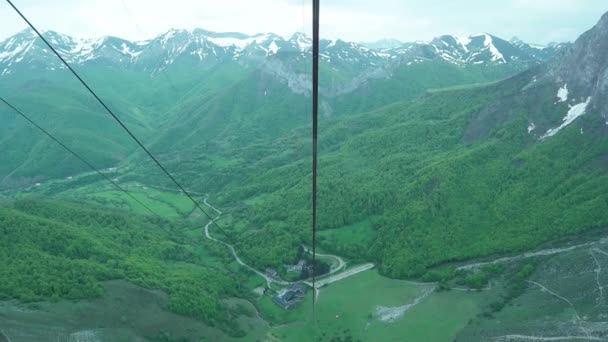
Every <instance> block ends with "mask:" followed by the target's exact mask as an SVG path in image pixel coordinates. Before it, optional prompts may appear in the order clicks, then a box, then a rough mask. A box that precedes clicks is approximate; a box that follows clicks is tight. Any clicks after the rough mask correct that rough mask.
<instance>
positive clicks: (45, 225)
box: [0, 200, 243, 334]
mask: <svg viewBox="0 0 608 342" xmlns="http://www.w3.org/2000/svg"><path fill="white" fill-rule="evenodd" d="M180 234H181V233H180V232H179V230H175V229H174V228H173V227H172V225H171V224H170V223H169V222H166V221H163V220H161V219H158V218H153V217H145V216H138V215H132V214H126V213H123V212H114V211H110V210H94V209H91V208H88V207H85V206H82V205H75V204H68V203H58V202H53V203H51V202H45V201H40V200H21V201H17V202H15V203H14V204H12V205H5V206H3V207H1V208H0V235H1V236H2V239H0V264H1V265H2V267H0V298H4V299H7V298H15V299H19V300H21V301H24V302H29V301H40V300H59V299H86V298H94V297H97V296H100V295H102V294H103V291H104V290H103V283H102V282H103V281H105V280H111V279H126V280H128V281H130V282H133V283H135V284H137V285H140V286H143V287H146V288H153V289H161V290H163V291H165V292H167V293H168V295H169V309H170V310H172V311H174V312H176V313H179V314H183V315H187V316H190V317H194V318H197V319H200V320H203V321H204V322H206V323H208V324H211V325H214V326H218V327H220V328H223V329H224V330H227V331H228V332H231V333H233V334H235V333H240V332H239V331H237V330H236V326H235V324H234V322H233V321H234V319H233V318H234V317H232V316H233V315H232V314H231V313H230V311H229V310H228V309H227V308H225V307H224V305H223V304H222V302H221V301H222V299H223V298H227V297H230V296H235V295H238V294H239V293H240V292H242V291H243V289H242V288H241V285H240V284H242V283H243V281H242V279H240V278H239V277H242V276H241V275H236V274H231V273H229V271H228V270H226V269H216V268H212V267H211V266H208V264H206V263H205V260H203V259H202V256H200V255H199V253H196V248H197V247H195V246H193V245H191V244H189V243H188V242H187V241H188V240H189V239H187V238H185V237H183V236H181V235H180Z"/></svg>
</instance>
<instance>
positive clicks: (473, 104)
mask: <svg viewBox="0 0 608 342" xmlns="http://www.w3.org/2000/svg"><path fill="white" fill-rule="evenodd" d="M529 79H530V75H529V74H523V75H521V76H519V77H516V78H513V79H510V80H508V81H506V82H502V83H500V84H496V85H493V86H489V87H485V88H477V89H471V90H456V91H448V92H440V93H433V94H428V95H426V96H423V97H422V98H420V99H418V100H415V101H410V102H404V103H398V104H394V105H391V106H388V107H385V108H382V109H379V110H376V111H374V112H370V113H365V114H361V115H356V116H350V117H347V118H337V119H334V120H324V121H323V122H322V124H321V131H320V146H321V147H320V161H319V167H320V169H319V228H321V229H335V228H340V227H343V226H347V225H351V224H355V223H358V222H362V221H365V220H368V219H370V218H371V224H372V228H373V230H374V231H375V234H374V236H375V238H374V241H373V243H371V244H366V245H350V246H339V245H331V244H327V245H326V246H325V247H326V248H329V249H334V250H336V251H339V252H340V253H346V254H348V255H350V256H352V257H356V258H363V259H368V260H369V259H373V260H376V261H378V262H379V263H380V267H381V270H382V271H383V272H384V273H385V274H388V275H390V276H394V277H405V276H414V275H419V274H421V273H423V272H424V271H425V269H426V268H427V267H430V266H433V265H438V264H441V263H444V262H447V261H455V260H464V259H470V258H475V257H480V256H487V255H492V254H502V253H512V252H515V251H523V250H527V249H531V248H534V247H536V246H538V245H539V244H541V243H543V242H545V241H548V240H553V239H556V238H559V237H561V236H566V235H571V234H575V233H579V232H582V231H585V230H588V229H592V228H598V227H603V226H605V225H606V224H608V214H607V213H608V196H607V195H606V193H607V190H608V179H607V175H606V166H605V159H606V156H607V155H608V139H607V135H606V134H605V127H604V126H605V125H604V123H603V121H602V118H601V117H599V116H598V115H594V114H593V113H590V114H589V115H586V116H583V117H582V118H580V119H578V120H577V121H575V122H574V123H573V124H571V125H570V126H569V127H567V128H566V129H564V130H563V131H561V132H560V133H559V134H557V135H556V136H554V137H550V138H549V139H546V140H544V141H542V142H539V141H538V137H539V136H540V135H542V133H543V132H544V131H543V129H544V128H545V127H551V125H552V124H555V122H559V121H560V120H561V119H560V118H561V117H562V116H563V115H564V113H565V112H566V111H567V107H566V106H565V105H560V104H558V105H556V104H554V101H553V97H552V96H549V95H548V94H549V92H552V90H551V89H548V88H545V87H538V89H534V90H532V91H530V92H527V93H523V92H521V89H522V88H523V87H524V86H525V85H526V84H527V83H528V81H529ZM531 121H535V122H537V124H538V125H539V127H542V128H538V129H537V131H534V132H533V133H532V134H530V133H528V132H527V127H528V125H529V122H531ZM581 129H582V131H583V132H584V133H581ZM307 133H308V132H306V130H302V131H301V132H295V133H294V134H295V136H298V135H300V134H301V135H302V140H298V139H297V138H295V137H294V138H293V139H291V140H287V139H282V140H278V141H277V142H276V143H275V144H272V145H270V146H264V147H259V148H258V149H257V152H258V153H259V155H258V157H256V158H249V159H247V157H246V156H245V155H244V153H243V151H241V150H239V151H234V152H233V156H234V157H235V158H236V159H237V160H238V162H236V164H234V165H231V166H225V168H224V172H225V174H226V175H232V176H231V177H230V176H226V177H228V179H227V180H225V181H224V184H225V186H224V187H223V188H221V189H219V190H220V191H221V193H222V195H221V197H220V200H221V201H222V202H223V204H225V205H231V204H232V205H234V204H233V203H237V202H238V201H239V200H241V201H242V200H243V199H246V200H247V201H246V202H245V203H246V204H245V206H244V207H242V208H241V209H240V210H236V211H235V213H234V215H235V216H237V217H238V218H240V219H241V220H242V221H243V222H244V223H243V224H245V225H246V226H248V227H249V229H252V230H254V231H255V232H256V234H263V235H264V234H268V238H270V237H271V236H273V237H276V236H277V234H276V231H275V229H276V230H278V231H280V232H285V231H287V232H289V234H290V235H291V236H293V238H292V239H294V240H296V241H307V240H308V239H309V235H310V234H309V230H310V218H309V212H310V197H309V196H310V172H309V170H310V168H309V166H310V164H309V163H308V160H309V158H310V156H309V155H308V154H307V153H306V152H305V151H300V152H297V153H296V152H295V151H297V149H296V148H294V147H293V146H294V145H293V144H290V143H288V142H289V141H293V142H296V141H304V138H303V137H305V135H306V134H307ZM227 154H230V153H227ZM285 155H290V156H291V157H293V158H295V160H289V158H285ZM204 167H210V166H208V165H207V166H204ZM260 228H264V229H262V230H260ZM273 232H275V233H273ZM283 234H285V233H283ZM260 239H262V238H260ZM262 240H263V239H262ZM284 240H285V241H289V243H273V244H269V245H268V248H267V249H264V251H260V250H259V249H258V248H257V246H258V245H259V241H260V240H258V239H250V237H249V235H248V234H243V235H242V242H241V247H242V248H243V250H244V253H245V255H247V253H249V257H250V260H262V255H261V254H265V253H268V254H272V255H278V256H281V255H289V251H291V250H292V248H293V244H294V243H293V240H289V239H287V238H286V239H284ZM256 241H257V242H256ZM269 241H270V240H269ZM273 241H274V240H273ZM274 260H275V262H268V263H269V264H274V265H280V264H281V262H283V261H284V260H282V259H281V258H280V257H278V258H275V259H274Z"/></svg>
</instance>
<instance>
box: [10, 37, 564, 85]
mask: <svg viewBox="0 0 608 342" xmlns="http://www.w3.org/2000/svg"><path fill="white" fill-rule="evenodd" d="M44 36H45V38H47V40H48V41H49V42H50V43H51V44H52V45H53V46H54V47H55V48H56V49H57V50H58V51H59V53H60V54H61V55H62V56H63V57H64V58H65V59H66V60H67V61H68V62H70V63H74V64H77V65H94V64H101V65H108V66H112V67H123V68H132V69H136V70H145V71H148V72H150V73H154V72H158V71H159V70H162V69H164V68H167V67H170V66H172V65H175V64H183V63H186V64H187V65H189V64H200V63H221V62H231V61H232V62H238V63H241V64H252V63H253V64H256V63H260V62H264V61H266V60H268V59H282V60H286V61H294V60H295V61H306V60H307V59H309V58H310V53H311V46H312V41H311V39H310V38H309V37H307V36H305V35H304V34H302V33H296V34H294V35H293V36H291V37H289V38H283V37H281V36H278V35H275V34H272V33H265V34H257V35H246V34H242V33H234V32H224V33H218V32H211V31H206V30H203V29H195V30H175V29H174V30H170V31H168V32H166V33H163V34H161V35H159V36H157V37H155V38H153V39H150V40H146V41H138V42H131V41H127V40H124V39H121V38H117V37H103V38H98V39H77V38H73V37H70V36H67V35H62V34H60V33H57V32H53V31H47V32H45V33H44ZM391 44H392V45H393V46H394V45H396V43H395V41H392V43H391ZM560 48H561V46H560V45H555V46H551V47H538V46H533V45H528V44H526V43H524V42H521V41H519V40H517V41H511V42H508V41H506V40H503V39H500V38H498V37H495V36H492V35H490V34H478V35H472V36H469V37H465V38H461V37H455V36H450V35H445V36H441V37H438V38H436V39H434V40H432V41H431V42H414V43H405V44H401V45H399V46H398V47H391V48H383V49H374V48H371V47H367V46H364V45H362V44H358V43H353V42H346V41H343V40H340V39H337V40H322V41H321V43H320V49H321V51H320V58H321V60H322V61H323V62H324V63H327V64H329V65H330V66H332V67H334V68H346V69H350V70H367V69H369V68H374V67H377V66H380V65H383V64H385V63H391V62H395V61H397V62H398V63H399V64H407V65H409V64H412V63H420V62H425V61H429V60H440V61H441V60H443V61H446V62H449V63H453V64H459V65H465V64H486V63H487V64H505V63H513V62H516V63H526V64H535V63H540V62H543V61H545V60H547V59H549V58H551V57H552V56H554V55H555V53H557V51H559V50H560ZM59 68H63V66H62V64H61V63H60V61H59V60H58V59H57V58H56V57H55V56H53V54H52V51H50V50H49V49H48V48H47V47H46V46H45V44H44V43H43V42H42V41H41V40H40V39H38V38H37V37H36V36H35V34H34V32H32V31H30V30H25V31H22V32H19V33H18V34H16V35H14V36H12V37H10V38H8V39H6V40H4V41H2V42H0V75H2V76H5V75H10V74H14V73H16V72H18V71H19V70H32V71H33V70H40V69H46V70H56V69H59Z"/></svg>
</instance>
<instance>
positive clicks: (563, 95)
mask: <svg viewBox="0 0 608 342" xmlns="http://www.w3.org/2000/svg"><path fill="white" fill-rule="evenodd" d="M557 97H558V98H559V102H566V101H568V83H566V84H564V86H563V87H561V88H559V90H558V91H557Z"/></svg>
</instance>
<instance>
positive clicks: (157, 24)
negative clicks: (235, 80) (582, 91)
mask: <svg viewBox="0 0 608 342" xmlns="http://www.w3.org/2000/svg"><path fill="white" fill-rule="evenodd" d="M14 2H15V3H16V5H18V6H19V7H20V8H21V9H22V10H23V12H24V13H25V14H26V15H27V16H28V17H30V18H31V19H32V21H33V22H34V23H35V24H36V25H38V26H39V27H40V28H41V29H47V30H55V31H59V32H62V33H66V34H70V35H75V36H103V35H114V36H119V37H124V38H127V39H143V38H149V37H151V36H155V35H157V34H159V33H162V32H165V31H167V30H169V29H170V28H195V27H200V28H204V29H207V30H212V31H237V32H244V33H249V34H253V33H259V32H274V33H277V34H280V35H283V36H288V35H290V34H292V33H293V32H296V31H304V32H307V33H309V32H310V20H311V9H310V6H311V0H255V1H254V0H171V1H150V0H54V1H45V0H14ZM606 10H608V1H606V0H585V1H581V0H503V1H500V2H497V1H487V0H462V1H446V0H374V1H369V0H324V1H322V3H321V25H322V27H321V35H322V36H324V37H328V38H343V39H346V40H353V41H369V40H375V39H380V38H397V39H400V40H404V41H411V40H417V39H421V40H429V39H432V38H433V37H435V36H438V35H440V34H446V33H451V34H470V33H477V32H491V33H494V34H496V35H498V36H501V37H504V38H510V37H511V36H518V37H519V38H521V39H524V40H526V41H530V42H535V43H547V42H549V41H566V40H573V39H575V38H576V37H577V36H578V35H579V34H580V33H582V32H583V31H585V30H587V29H588V28H590V27H591V26H593V24H594V23H595V22H596V21H597V19H599V17H600V16H601V14H602V13H603V12H604V11H606ZM565 17H566V18H567V20H564V18H565ZM23 28H25V25H24V24H23V22H22V21H21V20H20V19H19V18H18V17H17V16H16V14H14V13H13V11H12V9H10V8H9V7H8V5H7V4H6V3H5V2H0V39H3V38H6V37H8V36H10V35H12V34H14V33H15V32H17V31H19V30H21V29H23Z"/></svg>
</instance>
